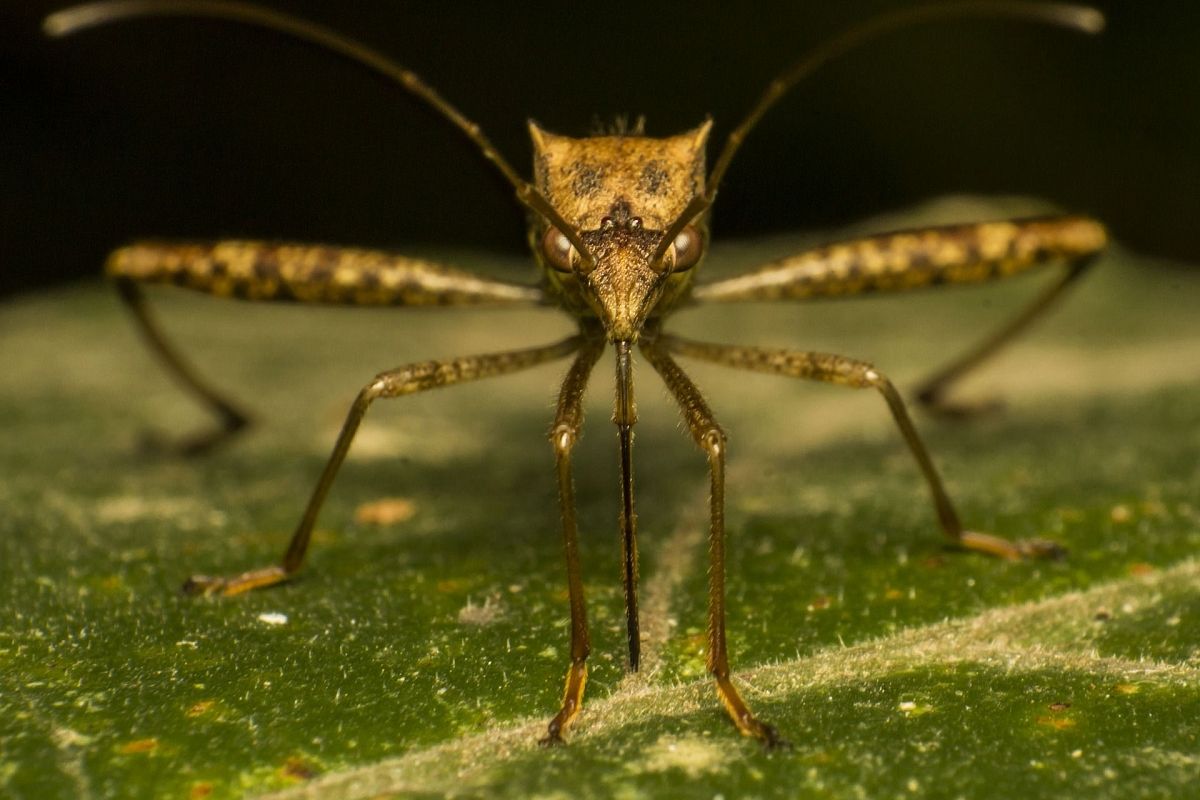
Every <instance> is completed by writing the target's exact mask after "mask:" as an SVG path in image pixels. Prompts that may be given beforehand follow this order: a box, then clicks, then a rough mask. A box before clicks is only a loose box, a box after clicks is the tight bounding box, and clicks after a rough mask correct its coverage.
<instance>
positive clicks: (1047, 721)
mask: <svg viewBox="0 0 1200 800" xmlns="http://www.w3.org/2000/svg"><path fill="white" fill-rule="evenodd" d="M1037 724H1038V725H1045V726H1046V727H1047V728H1054V730H1056V731H1065V730H1067V729H1069V728H1074V727H1075V720H1073V719H1071V718H1070V717H1038V718H1037Z"/></svg>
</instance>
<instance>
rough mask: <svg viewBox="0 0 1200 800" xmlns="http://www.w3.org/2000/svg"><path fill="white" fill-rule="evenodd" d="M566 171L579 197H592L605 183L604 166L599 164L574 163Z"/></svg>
mask: <svg viewBox="0 0 1200 800" xmlns="http://www.w3.org/2000/svg"><path fill="white" fill-rule="evenodd" d="M565 172H566V177H567V179H568V180H570V182H571V191H572V192H574V193H575V196H576V197H578V198H581V199H583V198H587V197H591V196H592V195H594V194H596V193H597V192H599V191H600V188H601V187H602V186H603V185H604V167H603V166H600V165H598V164H587V163H578V164H572V165H570V166H569V167H567V168H566V169H565Z"/></svg>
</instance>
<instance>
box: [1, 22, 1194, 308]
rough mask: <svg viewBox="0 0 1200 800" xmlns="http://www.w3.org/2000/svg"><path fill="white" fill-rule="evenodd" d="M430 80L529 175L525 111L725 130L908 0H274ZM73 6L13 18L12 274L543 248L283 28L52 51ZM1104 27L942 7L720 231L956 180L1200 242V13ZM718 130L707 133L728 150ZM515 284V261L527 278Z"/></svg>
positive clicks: (904, 198)
mask: <svg viewBox="0 0 1200 800" xmlns="http://www.w3.org/2000/svg"><path fill="white" fill-rule="evenodd" d="M264 4H265V5H269V6H270V7H272V8H275V9H278V10H281V11H286V12H290V13H293V14H297V15H301V16H304V17H307V18H309V19H312V20H314V21H319V22H322V23H324V24H326V25H328V26H330V27H332V28H335V29H336V30H338V31H340V32H342V33H344V34H346V35H348V36H351V37H354V38H356V39H359V40H361V41H362V42H364V43H366V44H369V45H371V46H372V47H374V48H376V49H378V50H379V51H381V52H383V53H386V54H388V55H390V56H392V57H394V58H395V59H396V60H398V61H399V62H400V63H402V64H404V65H406V66H408V67H410V68H411V69H413V70H415V71H416V72H418V73H419V74H420V75H422V76H423V77H424V78H425V79H426V80H427V81H428V82H429V83H430V84H432V85H433V86H434V87H435V88H436V89H438V90H439V91H440V92H441V93H442V94H443V95H444V96H445V97H446V98H447V99H448V100H450V101H451V102H452V103H454V104H455V105H457V106H458V107H459V108H460V109H461V110H462V111H463V113H464V114H466V115H467V116H468V117H471V118H472V119H474V120H475V121H477V122H478V123H480V125H482V127H483V129H484V130H485V131H486V132H487V134H488V135H489V136H490V137H491V138H492V140H493V141H494V142H495V144H496V145H497V146H498V147H499V149H500V150H501V151H502V152H503V153H504V154H505V155H506V156H507V157H508V159H509V160H510V161H511V162H512V163H513V164H514V166H516V167H517V168H518V169H521V170H522V171H526V170H527V165H528V164H529V158H530V146H529V141H528V135H527V133H526V129H525V121H526V119H528V118H533V119H536V120H538V121H539V122H540V123H542V124H543V125H544V126H546V127H548V128H550V129H551V130H554V131H557V132H560V133H564V134H575V135H582V134H585V133H587V132H588V131H589V129H590V128H591V127H592V125H593V121H594V120H597V119H599V120H601V121H606V120H610V119H612V118H613V117H614V116H616V115H618V114H627V115H630V116H636V115H639V114H644V115H645V116H646V119H647V132H648V133H650V134H652V135H666V134H671V133H676V132H678V131H680V130H683V129H685V128H688V127H691V126H694V125H696V124H697V123H698V122H700V121H701V120H702V119H704V118H705V116H706V115H712V117H713V118H714V120H715V123H716V124H715V129H714V142H716V143H720V142H722V141H723V139H724V136H725V135H726V134H727V133H728V131H729V130H730V129H731V127H732V126H733V125H735V124H736V123H737V122H738V121H739V120H740V119H741V117H742V115H744V114H745V113H746V111H748V109H749V107H750V106H751V104H752V103H753V102H754V100H755V99H756V98H757V96H758V94H759V93H760V92H761V91H762V89H763V88H764V86H765V85H766V83H767V82H768V81H769V80H770V79H771V78H772V77H774V76H775V75H776V74H777V73H778V72H780V71H781V70H782V69H783V68H784V67H785V66H787V65H788V64H789V63H791V62H792V61H794V60H795V59H797V58H798V57H799V56H800V55H802V54H804V53H805V52H806V51H808V50H809V49H810V48H812V47H814V46H816V45H818V44H819V43H821V42H823V41H824V40H826V39H828V38H829V37H830V36H832V35H834V34H836V33H838V32H840V31H843V30H845V29H846V28H847V27H849V26H852V25H854V24H856V23H858V22H861V21H863V20H865V19H867V18H869V17H870V16H872V15H874V14H878V13H881V12H884V11H887V10H889V9H894V8H897V7H900V6H904V5H909V4H906V3H901V2H894V1H889V0H845V1H844V2H840V3H827V2H794V3H778V2H776V3H770V4H756V3H739V4H734V3H695V2H693V3H688V4H674V3H668V4H660V5H658V6H651V7H647V6H648V5H649V4H642V3H589V4H579V3H572V2H567V1H566V0H562V1H561V2H557V3H551V2H544V1H543V0H534V1H533V2H522V3H519V4H514V3H503V4H501V3H449V2H392V1H391V0H389V1H388V2H384V1H383V0H378V1H375V2H365V1H364V2H354V3H345V4H336V5H334V4H330V3H326V2H319V0H269V1H268V0H264ZM64 5H66V4H65V3H63V2H43V0H22V1H21V2H9V3H7V5H6V6H5V7H3V8H0V108H2V109H3V113H2V114H0V294H8V293H13V292H18V291H28V290H31V289H34V288H36V287H42V286H48V285H51V284H55V283H61V282H64V281H68V280H72V279H75V278H78V277H81V276H94V275H96V274H97V272H98V270H99V268H100V265H101V263H102V261H103V258H104V255H105V254H106V252H107V251H108V250H110V249H111V248H113V247H114V246H117V245H119V244H121V243H123V242H125V241H127V240H129V239H131V238H134V237H138V236H163V237H195V238H213V237H229V236H239V237H262V238H274V239H296V240H304V241H322V242H330V243H338V244H357V245H363V246H373V247H384V248H392V249H397V250H406V249H407V250H410V251H411V250H414V249H420V248H428V247H430V246H433V247H445V246H448V245H452V246H455V247H460V246H461V247H469V248H480V249H491V250H496V251H500V252H508V253H515V252H519V251H521V250H523V249H524V247H525V243H524V234H523V215H522V212H521V211H520V210H519V209H518V207H517V205H516V203H515V202H514V201H513V199H512V197H511V191H510V189H509V188H508V187H507V185H506V184H504V183H503V182H502V181H501V180H500V179H499V178H498V177H497V175H496V174H495V172H494V170H492V169H491V168H490V167H489V166H488V165H487V164H486V163H485V162H484V161H483V160H482V159H481V158H479V156H478V155H477V154H476V153H475V152H474V151H473V149H472V147H471V145H469V144H468V143H467V142H466V141H465V140H464V139H463V137H462V136H461V135H460V134H458V133H457V132H455V131H454V130H453V129H451V128H450V127H449V126H448V125H447V124H446V123H445V122H444V121H442V120H440V119H438V118H437V117H436V116H435V115H434V114H432V113H430V112H429V111H428V110H427V109H425V108H424V107H423V106H422V105H421V104H419V103H418V102H415V101H413V100H412V99H411V98H409V97H408V96H406V95H405V94H404V93H403V92H402V91H400V90H398V89H397V88H395V87H392V86H389V85H387V84H385V83H384V82H382V81H380V80H378V79H376V78H374V77H372V76H371V75H369V74H367V73H365V72H364V71H362V70H361V69H359V68H356V67H354V66H350V65H348V64H347V63H345V62H343V61H341V60H338V59H336V58H333V57H331V56H329V55H326V54H324V53H321V52H320V51H318V50H315V49H313V48H311V47H308V46H305V45H302V44H298V43H296V42H293V41H291V40H289V39H287V38H285V37H282V36H278V35H272V34H268V33H264V32H262V31H258V30H253V29H247V28H243V27H238V26H231V25H223V24H220V23H213V22H199V21H195V20H179V19H176V20H161V19H160V20H141V21H135V22H128V23H123V24H120V25H114V26H111V27H106V28H101V29H96V30H92V31H88V32H86V33H83V34H81V35H79V36H76V37H72V38H69V39H65V40H58V41H51V40H48V39H45V38H43V37H42V35H41V33H40V19H41V17H42V16H43V15H44V14H45V13H47V12H49V11H52V10H56V9H58V8H61V7H63V6H64ZM1096 5H1097V6H1098V7H1100V8H1101V9H1103V10H1104V11H1105V13H1106V15H1107V16H1108V23H1109V24H1108V29H1107V30H1106V31H1105V33H1104V34H1103V35H1101V36H1099V37H1087V36H1081V35H1077V34H1072V33H1069V32H1066V31H1062V30H1057V29H1050V28H1040V27H1036V26H1031V25H1028V24H1021V23H1014V22H1004V21H978V20H975V21H964V22H943V23H937V24H930V25H924V26H921V27H918V28H913V29H909V30H907V31H905V32H903V33H898V34H893V35H890V36H888V37H886V38H884V39H881V40H878V41H876V42H874V43H873V44H872V45H870V46H869V47H867V48H865V49H861V50H857V51H855V52H854V53H853V54H851V55H849V56H847V57H845V58H843V59H841V60H839V61H837V62H835V63H833V64H831V65H829V66H828V67H826V68H825V69H823V70H821V71H820V72H819V73H818V74H817V75H815V76H814V77H813V78H811V79H809V80H808V81H806V82H805V83H803V84H802V85H800V86H798V87H797V88H796V89H795V90H794V91H793V92H792V93H791V94H790V95H789V96H788V97H787V98H786V99H785V100H784V101H783V102H782V103H780V104H779V105H778V106H777V107H776V108H775V109H774V110H773V111H772V112H771V113H770V114H769V115H768V116H767V117H766V118H765V119H764V121H763V123H762V124H761V126H760V127H759V128H758V129H757V130H755V132H754V133H753V134H752V135H751V137H750V138H749V139H748V140H747V142H746V144H745V146H744V147H743V149H742V150H741V152H740V154H739V156H738V158H737V159H736V160H735V161H734V164H733V167H732V169H731V170H730V171H729V173H728V176H727V178H726V181H725V183H724V185H723V189H722V192H721V196H720V199H719V202H718V203H717V206H716V216H715V219H714V226H715V233H716V235H717V236H721V237H726V238H729V237H751V236H759V235H764V234H769V233H772V232H781V231H795V230H801V229H808V228H817V227H823V226H831V225H837V224H842V223H846V222H851V221H853V220H855V219H858V218H862V217H864V216H868V215H871V214H875V213H879V212H883V211H890V210H894V209H897V208H902V207H904V206H906V205H910V204H912V203H914V202H917V201H919V200H922V199H926V198H930V197H935V196H939V195H943V194H947V193H972V194H993V193H994V194H1021V195H1032V196H1038V197H1042V198H1045V199H1047V200H1049V201H1051V202H1053V203H1055V204H1057V205H1059V206H1061V207H1062V208H1064V209H1069V210H1073V211H1082V212H1087V213H1091V214H1094V215H1096V216H1098V217H1100V218H1102V219H1103V220H1105V221H1106V222H1107V223H1108V224H1109V225H1110V226H1111V227H1112V229H1113V230H1114V232H1115V234H1116V236H1117V238H1118V239H1119V240H1121V241H1122V242H1123V243H1124V244H1125V245H1127V246H1129V247H1131V248H1133V249H1136V250H1138V251H1141V252H1144V253H1149V254H1152V255H1158V256H1163V257H1166V258H1170V259H1177V260H1183V261H1189V260H1190V261H1193V262H1195V261H1200V237H1198V236H1197V230H1198V228H1200V47H1198V44H1200V3H1196V2H1166V1H1164V0H1156V2H1153V3H1148V2H1136V0H1105V1H1104V2H1098V3H1097V4H1096ZM716 151H717V146H716V145H712V146H710V151H709V153H710V158H712V157H715V155H716ZM517 277H524V276H517Z"/></svg>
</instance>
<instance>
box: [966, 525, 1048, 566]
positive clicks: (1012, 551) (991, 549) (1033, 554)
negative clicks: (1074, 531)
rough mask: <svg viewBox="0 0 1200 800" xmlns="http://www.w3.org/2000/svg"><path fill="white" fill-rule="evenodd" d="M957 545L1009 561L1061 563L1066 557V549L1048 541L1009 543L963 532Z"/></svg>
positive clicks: (1021, 540) (1025, 540)
mask: <svg viewBox="0 0 1200 800" xmlns="http://www.w3.org/2000/svg"><path fill="white" fill-rule="evenodd" d="M959 544H961V545H962V546H963V547H965V548H967V549H968V550H978V551H979V552H981V553H987V554H988V555H993V556H998V557H1000V558H1004V559H1007V560H1009V561H1024V560H1026V559H1032V558H1039V559H1045V560H1048V561H1062V560H1063V559H1065V558H1066V557H1067V548H1065V547H1063V546H1062V545H1061V544H1059V543H1058V542H1053V541H1050V540H1049V539H1016V540H1012V541H1010V540H1009V539H1003V538H1001V537H999V536H993V535H992V534H990V533H979V532H977V531H963V533H962V537H961V538H960V539H959Z"/></svg>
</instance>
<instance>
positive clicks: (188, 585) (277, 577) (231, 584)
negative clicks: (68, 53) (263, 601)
mask: <svg viewBox="0 0 1200 800" xmlns="http://www.w3.org/2000/svg"><path fill="white" fill-rule="evenodd" d="M290 575H291V573H289V572H288V571H287V570H286V569H284V568H283V567H279V566H274V567H263V568H262V569H255V570H251V571H249V572H243V573H242V574H241V575H236V576H234V577H232V578H221V577H213V576H209V575H193V576H191V577H190V578H188V579H187V580H186V581H184V582H183V586H182V590H183V593H184V594H187V595H193V596H195V595H201V596H204V597H210V596H212V595H215V594H219V595H221V596H222V597H232V596H234V595H237V594H242V593H243V592H248V591H250V590H252V589H261V588H263V587H266V586H274V585H275V584H277V583H282V582H283V581H285V580H287V579H288V577H290Z"/></svg>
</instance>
